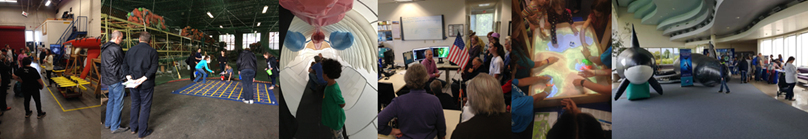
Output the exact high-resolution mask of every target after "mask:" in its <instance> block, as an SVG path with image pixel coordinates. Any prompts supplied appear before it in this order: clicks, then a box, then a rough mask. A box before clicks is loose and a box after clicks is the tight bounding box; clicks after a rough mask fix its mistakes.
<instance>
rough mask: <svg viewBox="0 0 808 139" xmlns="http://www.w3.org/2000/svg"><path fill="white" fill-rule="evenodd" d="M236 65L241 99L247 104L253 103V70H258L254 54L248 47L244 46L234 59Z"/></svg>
mask: <svg viewBox="0 0 808 139" xmlns="http://www.w3.org/2000/svg"><path fill="white" fill-rule="evenodd" d="M236 64H237V65H238V70H239V71H238V75H239V76H241V89H242V93H241V101H243V102H244V103H247V104H253V103H254V100H253V86H252V85H253V81H255V80H254V79H255V71H257V70H258V66H256V65H257V64H256V59H255V54H253V53H252V51H250V48H245V49H244V51H241V54H239V56H238V60H236Z"/></svg>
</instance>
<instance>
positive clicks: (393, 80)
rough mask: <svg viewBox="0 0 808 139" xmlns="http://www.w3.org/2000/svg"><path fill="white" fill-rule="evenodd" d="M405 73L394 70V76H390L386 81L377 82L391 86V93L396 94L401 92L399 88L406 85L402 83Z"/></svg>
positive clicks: (400, 70) (401, 70)
mask: <svg viewBox="0 0 808 139" xmlns="http://www.w3.org/2000/svg"><path fill="white" fill-rule="evenodd" d="M406 71H407V70H403V69H396V74H393V75H391V76H390V78H389V79H387V80H385V79H384V78H382V79H381V80H379V82H380V83H390V84H393V92H398V90H401V88H404V85H406V84H407V83H404V72H406Z"/></svg>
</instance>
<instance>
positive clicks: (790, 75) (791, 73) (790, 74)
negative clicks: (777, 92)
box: [785, 56, 799, 101]
mask: <svg viewBox="0 0 808 139" xmlns="http://www.w3.org/2000/svg"><path fill="white" fill-rule="evenodd" d="M794 60H795V59H794V57H793V56H792V57H788V61H786V66H785V71H786V84H788V89H786V91H785V92H786V100H789V101H794V86H796V85H797V74H799V73H798V72H797V67H796V66H794Z"/></svg>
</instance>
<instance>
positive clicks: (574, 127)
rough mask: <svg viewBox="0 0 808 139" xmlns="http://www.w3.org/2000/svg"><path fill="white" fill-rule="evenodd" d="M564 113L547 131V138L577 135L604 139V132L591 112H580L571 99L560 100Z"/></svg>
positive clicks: (555, 138) (589, 138) (556, 138)
mask: <svg viewBox="0 0 808 139" xmlns="http://www.w3.org/2000/svg"><path fill="white" fill-rule="evenodd" d="M561 104H562V105H564V113H562V114H561V116H559V117H558V119H557V120H556V123H555V124H553V127H552V128H551V129H550V131H548V132H547V136H546V137H547V138H548V139H560V138H571V137H577V138H579V139H606V138H609V137H607V136H606V133H605V132H604V131H603V128H602V127H601V125H600V122H598V119H597V118H595V117H594V116H592V114H588V113H581V110H580V109H578V106H576V105H575V102H573V101H572V99H564V100H561Z"/></svg>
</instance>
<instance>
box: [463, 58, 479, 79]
mask: <svg viewBox="0 0 808 139" xmlns="http://www.w3.org/2000/svg"><path fill="white" fill-rule="evenodd" d="M482 67H483V60H482V59H480V57H476V58H474V59H473V60H472V61H471V68H468V70H467V71H464V72H463V80H466V81H468V80H471V78H474V77H477V75H478V74H480V73H481V72H482Z"/></svg>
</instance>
